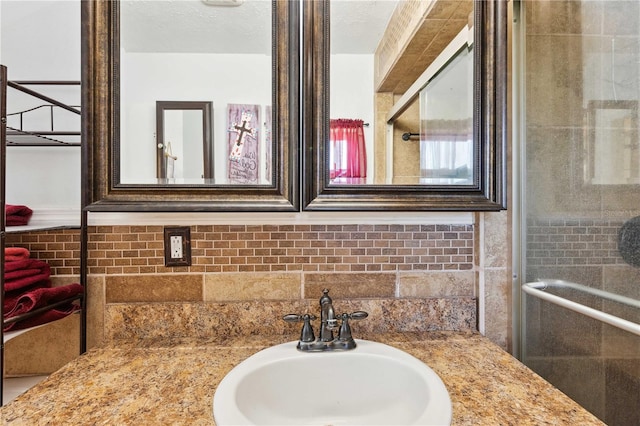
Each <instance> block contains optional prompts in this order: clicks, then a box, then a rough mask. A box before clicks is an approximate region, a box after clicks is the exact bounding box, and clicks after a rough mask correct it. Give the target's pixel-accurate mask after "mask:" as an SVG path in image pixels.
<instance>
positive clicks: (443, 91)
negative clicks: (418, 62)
mask: <svg viewBox="0 0 640 426" xmlns="http://www.w3.org/2000/svg"><path fill="white" fill-rule="evenodd" d="M474 155H477V151H476V150H474V147H473V54H472V53H471V50H470V49H468V48H467V47H466V46H464V47H463V48H462V49H461V50H460V51H458V52H457V53H456V54H455V55H454V57H453V58H452V59H451V61H450V62H448V63H447V64H446V65H445V66H444V67H443V68H442V69H441V70H440V72H439V73H438V74H436V76H435V77H434V78H433V79H431V80H430V81H429V82H428V83H427V85H426V86H425V87H424V88H423V89H422V90H420V153H419V159H420V160H419V161H420V183H421V184H425V185H473V182H474V180H475V179H474V172H477V171H476V170H475V167H474V164H477V161H476V159H474Z"/></svg>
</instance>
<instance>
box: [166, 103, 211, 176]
mask: <svg viewBox="0 0 640 426" xmlns="http://www.w3.org/2000/svg"><path fill="white" fill-rule="evenodd" d="M156 142H157V143H156V165H157V167H156V168H157V177H158V179H160V181H163V182H167V183H194V182H195V183H197V182H201V181H202V179H212V178H213V169H212V164H213V159H212V158H211V157H212V149H211V148H212V146H211V102H186V101H178V102H175V101H158V102H156Z"/></svg>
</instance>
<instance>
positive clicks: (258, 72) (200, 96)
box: [120, 52, 272, 183]
mask: <svg viewBox="0 0 640 426" xmlns="http://www.w3.org/2000/svg"><path fill="white" fill-rule="evenodd" d="M121 57H122V60H121V67H122V79H121V87H122V91H121V99H120V102H121V105H122V108H121V110H122V111H123V112H122V113H121V116H120V122H121V124H122V129H124V131H123V132H122V134H121V148H122V157H123V159H124V161H123V162H122V163H121V167H122V169H121V170H122V176H121V177H122V181H123V182H141V181H149V179H154V178H155V177H156V143H155V139H154V135H155V131H156V127H155V126H156V118H155V115H156V101H211V102H213V145H214V162H215V164H214V174H215V179H216V183H225V182H226V170H227V159H228V153H227V146H226V141H227V128H228V123H227V104H256V105H262V106H265V105H271V102H272V100H271V78H272V77H271V57H270V56H266V55H220V54H201V53H161V54H157V53H125V52H121ZM263 113H264V111H263ZM263 134H264V132H263Z"/></svg>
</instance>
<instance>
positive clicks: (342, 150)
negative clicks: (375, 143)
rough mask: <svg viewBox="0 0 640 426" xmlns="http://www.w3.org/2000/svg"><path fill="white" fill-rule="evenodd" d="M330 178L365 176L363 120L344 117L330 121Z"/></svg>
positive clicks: (365, 159) (365, 157)
mask: <svg viewBox="0 0 640 426" xmlns="http://www.w3.org/2000/svg"><path fill="white" fill-rule="evenodd" d="M329 139H330V145H331V146H330V149H331V153H330V158H331V165H330V171H331V178H332V179H333V178H336V177H354V178H365V177H367V152H366V149H365V144H364V122H363V121H362V120H351V119H346V118H339V119H333V120H331V122H330V136H329Z"/></svg>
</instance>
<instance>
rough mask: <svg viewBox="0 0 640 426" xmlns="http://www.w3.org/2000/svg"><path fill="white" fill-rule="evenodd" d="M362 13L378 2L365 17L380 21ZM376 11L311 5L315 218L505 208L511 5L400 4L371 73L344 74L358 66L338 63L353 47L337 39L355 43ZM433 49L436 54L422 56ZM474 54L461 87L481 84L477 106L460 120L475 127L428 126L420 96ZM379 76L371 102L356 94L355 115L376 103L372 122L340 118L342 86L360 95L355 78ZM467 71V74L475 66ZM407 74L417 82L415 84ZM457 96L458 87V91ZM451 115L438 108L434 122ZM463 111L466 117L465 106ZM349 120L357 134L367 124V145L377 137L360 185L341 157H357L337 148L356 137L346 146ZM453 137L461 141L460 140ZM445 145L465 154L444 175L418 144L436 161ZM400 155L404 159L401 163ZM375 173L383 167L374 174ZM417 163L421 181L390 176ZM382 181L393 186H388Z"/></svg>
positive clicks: (309, 203)
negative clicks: (370, 135)
mask: <svg viewBox="0 0 640 426" xmlns="http://www.w3.org/2000/svg"><path fill="white" fill-rule="evenodd" d="M357 3H367V4H366V5H364V6H365V7H367V8H368V9H369V11H367V10H363V11H361V12H357V11H356V12H354V11H349V10H347V9H345V7H354V6H356V5H357ZM368 3H371V4H368ZM374 3H376V2H345V1H343V0H323V1H312V0H310V1H305V2H304V6H303V19H304V22H305V24H306V26H305V29H304V30H303V40H304V41H303V52H304V63H303V75H304V76H305V80H304V82H303V92H304V94H305V96H304V104H303V105H304V106H303V129H304V131H303V140H304V143H303V155H302V162H303V170H304V172H303V176H302V178H303V184H302V187H303V196H302V197H303V200H302V201H303V210H309V211H314V210H317V211H330V210H397V211H403V210H406V211H411V210H413V211H420V210H442V211H495V210H502V209H505V208H506V176H507V174H506V139H507V115H506V111H507V108H506V107H507V21H506V19H507V2H506V1H504V0H466V1H465V0H461V1H453V2H452V1H443V0H433V1H428V2H427V1H425V2H411V1H406V2H403V1H399V2H397V3H398V5H397V6H395V9H393V14H394V15H391V17H390V18H389V20H387V21H384V25H386V28H384V27H383V30H384V34H382V36H381V38H380V42H379V44H378V45H377V46H378V47H377V50H376V51H375V58H374V59H373V60H372V61H371V65H369V66H368V68H363V70H364V71H362V72H360V71H358V68H356V67H357V65H354V63H355V61H352V62H348V63H349V68H346V69H347V70H350V71H349V72H342V73H338V74H336V73H335V69H334V68H336V67H337V65H336V64H339V63H340V62H347V61H346V60H345V58H344V57H346V55H343V56H344V57H340V56H339V55H334V53H337V54H340V53H347V54H349V53H353V51H349V50H339V49H340V46H341V44H340V42H339V41H337V40H336V38H338V37H340V36H341V34H342V33H345V32H348V33H351V34H357V29H356V28H354V25H355V24H357V22H355V20H356V19H364V16H365V15H367V14H368V13H370V11H371V9H372V8H373V7H377V5H376V4H374ZM377 3H385V2H377ZM338 9H339V12H337V13H336V10H338ZM396 15H397V16H396ZM348 17H353V19H354V22H353V24H354V25H351V24H350V22H349V21H348V20H346V18H348ZM336 23H338V25H336ZM394 23H395V25H394ZM454 25H459V26H460V27H466V28H468V30H467V33H462V32H461V31H462V30H460V29H459V28H458V27H456V28H455V30H454V31H451V29H452V28H453V27H454ZM374 30H375V28H373V27H371V26H369V27H368V28H367V32H369V33H372V32H374ZM447 31H449V32H450V33H451V36H450V38H449V39H446V40H443V39H442V38H439V37H440V36H441V35H442V34H443V33H445V32H447ZM416 34H418V35H419V37H416V36H415V35H416ZM412 37H413V38H412ZM458 39H460V40H462V43H461V44H460V46H457V47H456V46H455V45H454V42H455V40H458ZM424 40H426V41H427V43H426V44H425V45H424V46H421V45H420V43H421V42H422V41H424ZM390 46H391V48H390ZM451 46H454V47H451ZM394 49H395V50H394ZM434 49H435V52H434ZM334 50H336V52H334ZM445 50H449V51H451V52H453V55H449V56H448V57H447V56H445V57H444V59H442V55H443V53H441V51H442V52H444V51H445ZM463 50H469V51H470V52H471V54H470V55H468V56H469V57H470V58H471V59H469V61H470V62H471V66H470V67H468V69H469V71H468V81H467V82H465V81H462V82H461V85H467V84H468V85H469V89H468V90H467V92H468V93H469V95H468V98H469V103H468V106H467V105H465V104H464V103H461V104H460V106H459V107H458V108H457V109H464V110H468V111H469V112H468V114H467V116H464V115H462V116H461V117H458V116H454V117H453V118H450V117H448V116H445V117H444V118H442V117H439V116H437V117H435V118H433V117H430V116H429V115H426V116H425V115H423V113H421V112H420V111H419V110H420V108H422V107H423V106H422V105H419V104H420V98H421V97H422V96H420V94H419V92H420V91H422V90H423V89H426V88H429V87H430V85H431V84H432V81H436V80H437V79H438V78H440V76H442V75H444V74H446V73H448V72H449V71H447V70H448V67H449V66H450V65H451V64H453V63H454V62H456V61H458V59H456V58H457V57H458V56H459V55H458V52H460V51H463ZM438 63H439V64H438ZM388 64H390V65H388ZM387 65H388V66H387ZM385 67H387V68H385ZM433 67H435V68H433ZM369 70H373V71H369ZM423 70H424V73H423ZM430 70H431V71H430ZM369 72H371V73H373V74H374V76H373V78H372V80H373V83H372V84H371V87H370V88H369V89H367V90H368V91H367V90H364V91H361V92H359V93H360V94H357V93H356V94H354V93H353V92H348V93H347V95H345V96H343V98H346V99H347V101H348V102H350V103H354V104H355V103H356V102H355V101H354V100H356V99H357V100H359V99H362V98H363V97H371V98H372V99H373V102H372V103H373V104H374V106H373V107H371V109H370V111H371V112H370V116H367V117H362V116H356V117H353V116H350V117H344V116H343V114H345V111H347V114H349V112H348V111H349V110H345V109H344V108H342V105H340V106H339V107H336V105H337V102H334V100H335V99H334V95H335V90H334V89H335V86H337V85H339V84H342V86H343V87H347V86H349V89H351V87H350V86H355V83H353V84H345V83H344V81H345V78H344V77H345V76H347V75H349V73H351V74H356V75H357V76H358V77H357V78H358V79H361V80H364V79H366V74H367V73H369ZM463 72H466V71H464V67H463ZM421 73H422V74H421ZM429 73H430V74H429ZM406 74H413V75H412V76H411V78H410V79H409V80H407V79H406V78H405V77H406ZM455 86H456V84H455V82H454V84H453V85H451V87H450V88H451V89H453V88H455ZM424 104H427V102H424ZM444 109H445V108H444V107H435V108H431V110H430V111H438V110H444ZM453 109H456V108H455V106H454V108H453ZM335 114H340V115H339V116H336V115H335ZM344 119H347V120H344ZM343 120H344V121H347V122H348V123H349V125H351V124H353V123H354V122H356V123H359V125H360V126H361V127H360V130H359V131H358V132H359V134H363V133H366V132H367V131H369V132H371V131H373V132H374V133H375V136H374V144H373V145H367V148H366V149H362V150H361V151H365V152H366V156H365V155H360V158H366V163H365V161H361V163H362V167H360V169H359V170H360V171H356V172H353V173H352V174H350V173H351V172H350V171H347V172H346V173H345V170H347V169H348V167H349V166H344V167H341V166H340V165H339V164H337V165H336V163H337V162H338V161H339V160H336V157H339V156H341V155H342V156H343V157H344V156H348V154H347V155H345V154H344V150H345V148H344V144H342V145H340V143H337V142H336V140H338V142H342V140H341V138H345V139H346V137H343V136H335V135H334V132H335V130H334V123H339V122H341V121H343ZM366 123H368V124H369V128H370V129H372V130H368V129H367V128H366V127H364V130H362V128H363V125H364V126H366ZM442 123H448V124H449V127H448V128H445V129H442V126H441V125H442ZM424 127H427V128H428V129H430V130H431V134H435V135H445V136H432V137H430V136H428V133H429V132H428V131H425V129H424ZM452 128H453V130H452ZM434 129H435V130H434ZM451 133H455V137H452V136H451ZM460 134H462V135H464V136H465V137H464V138H462V139H464V142H466V144H465V145H463V144H460V143H458V142H456V141H457V140H460V139H461V138H460V137H459V135H460ZM403 135H404V137H403ZM425 135H426V136H425ZM467 135H468V136H467ZM434 138H440V139H442V141H438V142H439V143H441V145H443V146H446V148H447V149H449V150H450V151H451V150H452V148H451V147H452V146H454V147H455V146H457V147H458V148H456V149H457V150H458V151H459V152H462V154H460V153H459V154H458V160H456V161H457V162H456V161H450V164H447V165H444V166H443V162H435V163H434V162H433V161H432V162H431V163H433V164H435V165H431V166H429V167H430V168H429V167H427V166H422V165H421V157H422V156H423V155H424V154H422V153H421V152H420V151H419V148H418V146H419V145H418V144H420V146H426V147H427V148H425V149H424V150H425V151H426V152H427V153H428V155H432V156H433V155H435V154H433V153H434V152H436V150H435V149H433V144H432V145H429V144H430V143H431V141H432V140H433V139H434ZM414 139H415V140H416V141H414ZM379 140H385V143H386V147H385V148H381V147H380V144H379ZM411 144H413V146H412V145H411ZM356 146H364V144H361V145H356ZM336 147H338V148H336ZM459 147H463V149H460V148H459ZM336 150H337V151H336ZM340 150H342V151H340ZM359 153H360V152H359ZM397 153H401V154H402V153H404V154H402V155H399V157H398V158H394V157H393V156H396V155H398V154H397ZM354 158H356V157H355V156H354ZM460 158H464V160H465V162H460V161H459V159H460ZM372 160H373V161H372ZM349 161H351V160H349ZM353 161H356V160H353ZM373 162H375V165H374V166H372V164H371V163H373ZM409 163H411V164H414V163H415V167H414V169H415V170H416V171H417V172H415V173H414V176H415V177H412V176H395V175H390V174H389V170H393V169H394V167H395V168H396V169H399V168H400V166H405V165H406V164H409ZM425 163H429V162H425ZM366 167H368V168H369V172H368V174H365V172H364V170H366ZM371 170H375V173H376V174H375V176H372V175H373V173H372V172H371ZM380 170H382V177H381V176H379V175H378V172H379V171H380ZM385 172H386V176H385ZM460 177H462V179H461V178H460Z"/></svg>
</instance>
